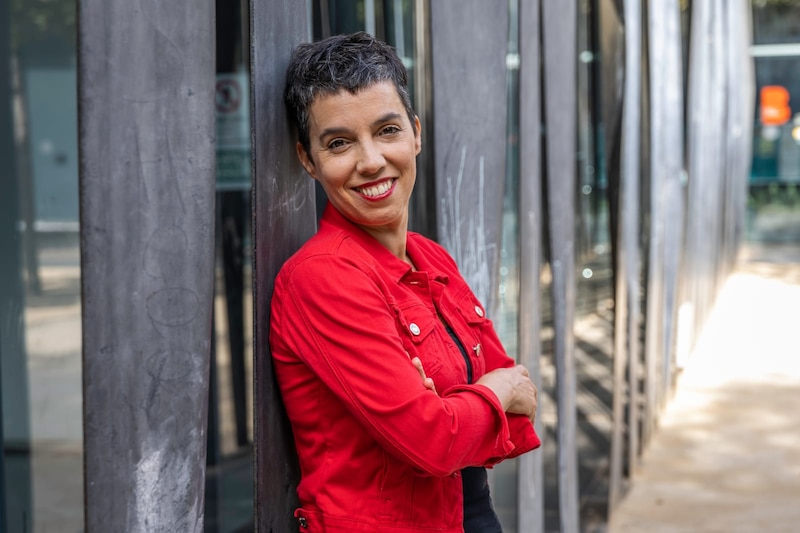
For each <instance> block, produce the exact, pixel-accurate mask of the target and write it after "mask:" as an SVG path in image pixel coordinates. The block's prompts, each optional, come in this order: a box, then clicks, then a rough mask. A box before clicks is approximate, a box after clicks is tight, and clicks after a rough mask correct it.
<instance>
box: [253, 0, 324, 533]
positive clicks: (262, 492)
mask: <svg viewBox="0 0 800 533" xmlns="http://www.w3.org/2000/svg"><path fill="white" fill-rule="evenodd" d="M306 5H307V3H306V2H294V1H292V2H259V1H256V0H252V1H251V3H250V14H251V32H252V33H251V43H252V50H251V56H250V57H251V61H252V63H251V73H252V91H251V94H252V95H253V98H252V100H251V101H252V102H253V109H252V117H253V121H252V123H253V170H254V172H253V209H254V212H253V232H254V235H253V243H254V265H255V279H254V281H253V292H254V297H253V299H254V302H255V303H254V305H255V309H254V311H253V313H254V324H255V331H254V333H253V337H254V342H255V347H254V350H253V353H254V357H255V361H254V369H255V372H254V373H255V385H254V390H255V394H254V396H255V453H256V456H255V463H256V530H257V531H259V532H261V533H267V532H274V533H283V532H286V531H296V530H297V522H296V521H295V520H294V518H293V516H292V513H293V512H294V508H295V507H296V505H297V494H296V490H295V489H296V487H297V482H298V480H299V469H298V467H297V460H296V452H295V449H294V441H293V438H292V432H291V428H290V426H289V422H288V419H287V418H286V414H285V411H284V408H283V404H282V402H281V399H280V394H279V391H278V388H277V384H276V383H275V376H274V372H273V368H272V359H271V357H270V352H269V336H268V333H269V307H270V300H271V298H272V288H273V280H274V279H275V276H276V275H277V273H278V270H279V269H280V267H281V265H283V263H284V261H285V260H286V259H287V258H288V257H289V256H290V255H291V254H292V253H294V252H295V251H296V250H297V249H298V248H299V247H300V246H301V245H302V244H303V243H304V242H305V241H306V240H307V239H308V238H309V237H310V236H311V235H312V234H313V233H314V231H315V230H316V215H315V213H316V208H315V201H314V185H313V181H312V179H311V178H310V177H309V176H308V175H306V174H305V171H304V170H303V168H302V167H301V166H300V163H299V161H298V160H297V156H296V155H295V149H294V145H295V136H294V134H293V133H292V132H291V131H290V128H289V123H288V120H287V117H286V109H285V106H284V104H283V85H284V80H285V74H286V66H287V65H288V62H289V57H290V55H291V51H292V50H293V48H294V47H295V46H296V45H297V44H298V43H301V42H305V41H308V40H309V39H310V30H309V13H308V12H307V8H306Z"/></svg>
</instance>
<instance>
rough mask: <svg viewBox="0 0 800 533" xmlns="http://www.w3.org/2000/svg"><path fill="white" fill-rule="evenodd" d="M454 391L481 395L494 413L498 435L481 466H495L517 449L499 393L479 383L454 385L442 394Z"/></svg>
mask: <svg viewBox="0 0 800 533" xmlns="http://www.w3.org/2000/svg"><path fill="white" fill-rule="evenodd" d="M454 392H471V393H473V394H476V395H478V396H480V397H481V398H483V400H485V401H486V402H487V403H488V404H489V405H490V406H491V409H492V411H493V413H494V422H495V424H494V425H495V427H496V428H497V435H496V437H495V441H494V445H493V446H492V449H491V451H490V457H489V458H488V459H487V460H486V461H485V462H484V463H483V464H482V465H480V466H485V467H491V466H494V465H495V464H497V463H499V462H500V461H502V460H503V459H505V458H506V457H508V456H509V454H511V453H513V452H514V451H515V450H516V448H517V446H516V444H515V443H514V441H513V440H512V436H511V427H510V426H509V420H508V418H507V417H506V413H505V412H504V411H503V406H502V404H501V403H500V400H499V399H498V398H497V395H496V394H495V393H494V392H492V389H490V388H489V387H486V386H484V385H477V384H472V385H454V386H453V387H450V388H449V389H447V390H446V391H445V393H444V394H442V396H449V395H450V394H452V393H454ZM525 451H527V450H525ZM519 453H524V452H519Z"/></svg>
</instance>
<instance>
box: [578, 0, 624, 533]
mask: <svg viewBox="0 0 800 533" xmlns="http://www.w3.org/2000/svg"><path fill="white" fill-rule="evenodd" d="M621 24H622V21H621V18H620V14H619V13H618V12H617V8H616V6H615V4H614V2H612V1H611V0H598V1H597V2H588V1H583V2H579V3H578V54H579V56H578V57H579V59H578V190H577V191H576V193H577V195H578V196H577V198H578V200H577V202H576V206H577V209H578V212H577V213H576V222H577V228H576V230H577V236H576V251H575V252H576V254H575V270H576V274H577V290H576V304H575V329H574V332H575V365H576V372H577V398H576V409H577V418H578V434H577V439H578V460H579V463H580V467H579V485H580V489H579V490H580V498H581V524H582V525H583V526H584V527H586V528H588V529H594V528H597V527H602V524H603V523H604V522H605V519H606V509H607V498H608V457H609V453H610V435H611V425H612V421H611V400H612V389H613V380H612V354H613V345H612V342H613V341H612V339H613V337H614V334H613V333H614V332H613V326H614V311H613V308H614V300H613V298H614V293H613V273H612V270H611V268H612V265H611V253H612V249H611V243H610V218H609V205H608V200H609V192H608V181H609V177H608V172H609V171H612V172H615V173H616V172H618V171H619V168H618V162H617V163H616V168H610V165H611V163H612V161H611V160H610V158H611V156H612V155H613V154H615V153H618V152H617V150H618V144H619V136H618V134H617V128H618V124H619V120H620V118H621V102H619V101H618V100H617V99H616V98H615V95H616V94H617V91H616V90H615V83H616V80H617V79H618V76H617V72H618V71H620V70H621V68H622V66H621V65H619V64H618V63H617V61H618V58H619V57H620V55H621V51H622V42H621V38H622V35H623V29H622V26H621ZM606 92H607V93H608V94H605V93H606ZM614 161H618V159H616V158H615V159H614ZM615 178H616V176H615Z"/></svg>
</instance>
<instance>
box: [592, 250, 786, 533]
mask: <svg viewBox="0 0 800 533" xmlns="http://www.w3.org/2000/svg"><path fill="white" fill-rule="evenodd" d="M608 531H609V532H610V533H629V532H640V531H641V532H648V533H650V532H653V533H659V532H684V531H686V532H726V533H728V532H743V533H749V532H770V533H773V532H774V533H782V532H787V533H788V532H798V531H800V245H791V246H788V245H787V246H784V247H782V248H773V249H758V248H756V247H752V246H751V247H749V248H747V249H745V251H744V253H743V256H742V258H741V260H740V263H739V266H738V268H737V270H736V272H735V273H734V274H733V275H732V276H731V278H730V279H729V280H728V282H727V283H726V285H725V287H724V288H723V290H722V292H721V293H720V296H719V299H718V301H717V305H716V307H715V308H714V311H713V312H712V314H711V316H710V318H709V322H708V325H707V328H706V329H705V331H704V333H703V336H702V337H701V338H700V339H699V341H698V345H697V349H696V350H695V352H694V354H693V355H692V358H691V359H690V360H689V363H688V365H687V367H686V369H685V370H684V372H683V375H682V376H681V378H680V381H679V385H678V387H677V391H676V394H675V397H674V399H673V400H672V401H671V403H670V404H669V405H668V407H667V409H666V411H665V412H664V414H663V416H662V419H661V423H660V427H659V429H658V431H657V432H656V433H655V435H654V437H653V440H652V441H651V443H650V446H649V447H648V449H647V450H646V452H645V454H644V457H643V460H642V463H641V465H640V467H639V468H638V470H637V472H636V473H635V475H634V477H633V483H632V487H631V490H630V491H629V492H628V494H627V495H625V497H624V499H623V500H622V502H621V503H620V505H619V506H618V507H617V509H615V511H614V512H613V513H612V517H611V523H610V524H609V529H608Z"/></svg>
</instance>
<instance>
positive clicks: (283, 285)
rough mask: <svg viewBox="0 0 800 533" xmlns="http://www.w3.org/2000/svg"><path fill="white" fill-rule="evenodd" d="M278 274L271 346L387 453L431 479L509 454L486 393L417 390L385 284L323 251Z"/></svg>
mask: <svg viewBox="0 0 800 533" xmlns="http://www.w3.org/2000/svg"><path fill="white" fill-rule="evenodd" d="M284 274H285V275H282V276H279V277H278V279H277V280H276V287H275V293H274V294H275V296H274V297H273V319H272V326H271V332H270V335H271V342H279V343H282V344H283V345H285V347H286V349H287V350H288V351H289V352H291V353H293V354H295V355H296V356H297V357H298V358H299V359H300V360H301V361H302V363H304V364H305V365H307V366H308V367H309V368H311V369H312V371H313V372H314V373H315V374H316V375H317V376H318V378H319V379H320V380H321V381H322V382H323V383H324V385H325V386H326V387H328V388H329V389H330V390H331V391H332V392H333V394H334V395H336V396H337V397H338V398H339V399H340V400H341V401H342V402H343V403H344V404H345V405H346V406H347V408H348V409H349V411H350V413H352V415H353V416H354V417H355V418H356V419H357V420H359V422H360V423H361V424H362V425H363V427H364V428H365V429H366V431H368V432H369V433H370V434H371V435H372V436H373V438H375V439H376V441H378V442H379V443H380V444H381V445H382V446H383V447H384V448H385V449H386V450H387V451H389V452H390V453H392V454H393V455H395V456H397V457H398V458H400V459H401V460H404V461H406V462H408V463H410V464H412V465H413V466H414V467H416V468H418V469H419V470H421V471H424V472H426V473H429V474H430V475H434V476H446V475H449V474H451V473H453V472H455V471H457V470H460V469H461V468H464V467H466V466H471V465H481V464H493V463H495V462H497V461H499V460H502V459H503V458H505V457H507V456H508V455H509V454H511V453H513V452H514V451H515V448H516V446H515V444H514V443H513V442H512V440H511V433H512V429H511V426H510V424H509V419H508V418H507V417H506V414H505V413H504V412H503V410H502V406H501V405H500V403H499V401H498V399H497V397H496V396H495V395H494V393H492V392H491V390H489V389H488V388H486V387H483V386H480V385H473V386H467V387H463V388H460V389H457V388H452V389H451V390H448V391H444V392H443V393H442V395H441V396H437V395H436V394H434V393H433V392H432V391H429V390H428V389H426V388H425V387H424V386H423V384H422V380H421V379H420V377H419V374H418V373H417V371H416V369H415V368H414V367H413V365H412V364H411V362H410V360H409V356H408V354H407V353H406V351H405V350H404V349H403V344H402V339H401V338H400V334H399V333H398V331H397V325H396V321H395V316H394V310H393V308H392V305H391V302H389V301H387V297H386V296H384V292H383V291H382V290H381V288H380V287H381V283H382V282H381V281H380V280H379V279H376V278H375V277H373V276H372V275H371V274H370V273H369V271H368V270H367V269H362V268H359V266H358V265H357V264H355V262H354V261H352V260H350V259H347V258H344V257H340V256H330V255H325V256H314V257H310V258H307V259H305V260H304V261H302V262H300V263H299V264H297V265H296V266H295V267H294V269H293V270H292V271H291V272H287V273H284ZM276 300H277V301H276ZM278 314H279V315H280V316H276V315H278ZM513 424H514V425H516V424H517V422H514V423H513ZM528 425H530V423H528Z"/></svg>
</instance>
